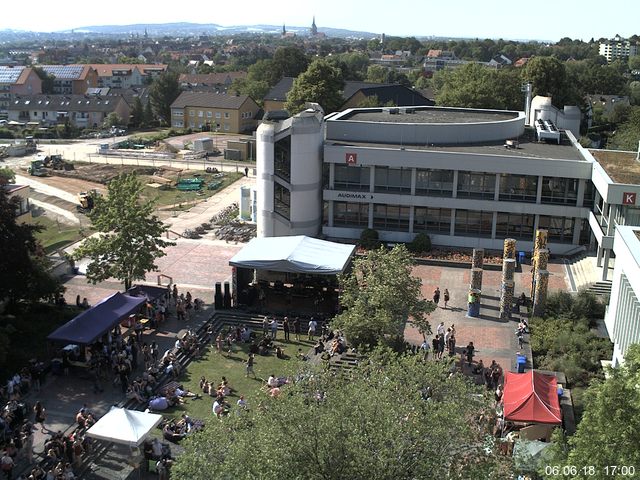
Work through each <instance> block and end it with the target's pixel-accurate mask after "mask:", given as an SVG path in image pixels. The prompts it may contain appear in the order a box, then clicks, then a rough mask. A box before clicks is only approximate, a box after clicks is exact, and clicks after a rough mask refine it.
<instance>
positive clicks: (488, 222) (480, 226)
mask: <svg viewBox="0 0 640 480" xmlns="http://www.w3.org/2000/svg"><path fill="white" fill-rule="evenodd" d="M492 224H493V213H491V212H482V211H479V210H456V223H455V230H454V232H455V235H461V236H471V237H486V238H491V226H492Z"/></svg>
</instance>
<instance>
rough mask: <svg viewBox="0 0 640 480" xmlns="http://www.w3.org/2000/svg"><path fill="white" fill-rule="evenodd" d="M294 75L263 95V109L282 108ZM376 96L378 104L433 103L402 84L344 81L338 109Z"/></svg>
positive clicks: (352, 105) (343, 108) (273, 109)
mask: <svg viewBox="0 0 640 480" xmlns="http://www.w3.org/2000/svg"><path fill="white" fill-rule="evenodd" d="M294 80H295V78H294V77H282V78H281V79H280V81H279V82H278V83H276V84H275V85H274V86H273V88H271V90H269V92H267V94H266V95H265V97H264V99H263V101H264V111H265V112H273V111H276V110H284V109H285V107H284V105H285V103H286V101H287V94H288V93H289V90H291V87H292V86H293V81H294ZM373 96H375V97H377V99H378V102H379V103H380V105H388V104H393V105H402V106H416V105H435V102H434V101H433V100H431V99H428V98H426V97H424V96H423V95H422V94H421V93H420V92H418V91H417V90H414V89H412V88H408V87H405V86H403V85H398V84H391V83H369V82H356V81H346V82H344V89H343V90H342V98H343V99H344V104H342V106H341V107H340V111H342V110H345V109H347V108H351V107H357V106H358V105H360V104H361V102H363V101H365V100H366V99H367V98H370V97H373Z"/></svg>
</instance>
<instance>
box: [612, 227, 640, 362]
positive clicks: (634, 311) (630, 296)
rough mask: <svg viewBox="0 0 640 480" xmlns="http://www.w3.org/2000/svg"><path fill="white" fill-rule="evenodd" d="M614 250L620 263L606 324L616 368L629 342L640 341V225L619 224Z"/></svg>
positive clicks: (616, 267)
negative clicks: (639, 226)
mask: <svg viewBox="0 0 640 480" xmlns="http://www.w3.org/2000/svg"><path fill="white" fill-rule="evenodd" d="M613 250H614V252H615V255H616V266H615V269H614V271H613V282H612V285H611V298H610V300H609V308H608V309H607V313H606V315H605V324H606V326H607V331H608V332H609V338H610V339H611V341H612V342H613V358H612V364H613V366H614V367H615V366H617V365H619V364H621V363H623V362H624V356H625V354H626V353H627V349H628V348H629V345H631V344H633V343H639V342H640V228H638V227H630V226H622V227H618V228H617V229H616V232H615V239H614V242H613Z"/></svg>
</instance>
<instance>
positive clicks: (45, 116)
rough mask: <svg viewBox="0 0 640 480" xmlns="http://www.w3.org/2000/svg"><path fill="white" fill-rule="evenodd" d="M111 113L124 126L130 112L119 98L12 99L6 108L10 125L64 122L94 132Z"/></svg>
mask: <svg viewBox="0 0 640 480" xmlns="http://www.w3.org/2000/svg"><path fill="white" fill-rule="evenodd" d="M111 113H116V114H118V116H119V117H120V118H121V119H123V120H124V121H125V122H128V120H129V115H130V114H131V108H130V106H129V104H128V103H127V101H126V100H125V99H124V97H123V96H108V97H101V96H95V95H44V94H40V95H16V96H14V97H13V98H12V100H11V102H10V103H9V107H8V119H9V120H10V121H15V122H20V123H27V122H34V123H40V124H42V125H56V124H61V123H65V122H67V121H68V122H69V123H70V124H71V125H74V126H76V127H78V128H98V127H100V126H101V125H102V124H103V123H104V121H105V119H106V118H107V117H108V116H109V114H111Z"/></svg>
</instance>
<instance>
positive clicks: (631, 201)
mask: <svg viewBox="0 0 640 480" xmlns="http://www.w3.org/2000/svg"><path fill="white" fill-rule="evenodd" d="M622 204H623V205H635V204H636V194H635V193H628V192H624V193H623V194H622Z"/></svg>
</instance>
